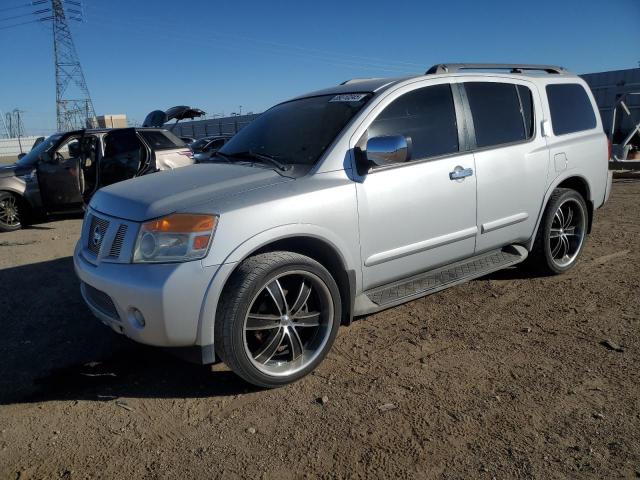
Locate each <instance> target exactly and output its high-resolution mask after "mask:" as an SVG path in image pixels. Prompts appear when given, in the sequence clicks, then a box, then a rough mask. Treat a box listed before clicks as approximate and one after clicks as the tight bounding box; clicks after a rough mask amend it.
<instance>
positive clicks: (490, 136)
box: [464, 82, 527, 147]
mask: <svg viewBox="0 0 640 480" xmlns="http://www.w3.org/2000/svg"><path fill="white" fill-rule="evenodd" d="M464 86H465V90H466V92H467V97H468V98H469V105H470V106H471V115H472V116H473V126H474V127H475V132H476V146H478V147H488V146H491V145H500V144H502V143H511V142H518V141H521V140H525V139H526V138H527V136H526V132H525V128H524V120H523V117H522V112H521V110H520V99H519V98H518V92H517V90H516V86H515V85H513V84H510V83H493V82H473V83H465V84H464Z"/></svg>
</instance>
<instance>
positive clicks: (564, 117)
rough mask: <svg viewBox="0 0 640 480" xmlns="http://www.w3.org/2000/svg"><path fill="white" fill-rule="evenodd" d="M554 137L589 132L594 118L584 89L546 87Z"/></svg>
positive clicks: (573, 85) (556, 86)
mask: <svg viewBox="0 0 640 480" xmlns="http://www.w3.org/2000/svg"><path fill="white" fill-rule="evenodd" d="M547 97H548V98H549V110H551V125H552V127H553V133H554V135H564V134H566V133H573V132H580V131H582V130H591V129H592V128H595V126H596V116H595V114H594V113H593V107H592V106H591V102H590V101H589V97H588V96H587V92H585V90H584V88H582V86H581V85H578V84H572V83H565V84H556V85H547Z"/></svg>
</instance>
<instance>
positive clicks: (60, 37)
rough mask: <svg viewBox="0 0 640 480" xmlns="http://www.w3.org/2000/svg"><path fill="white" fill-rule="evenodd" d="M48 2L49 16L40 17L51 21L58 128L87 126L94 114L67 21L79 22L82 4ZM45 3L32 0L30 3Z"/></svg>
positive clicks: (68, 128) (71, 128)
mask: <svg viewBox="0 0 640 480" xmlns="http://www.w3.org/2000/svg"><path fill="white" fill-rule="evenodd" d="M50 1H51V15H50V16H48V17H42V18H41V19H40V20H42V21H46V20H51V23H52V27H53V55H54V61H55V69H56V123H57V128H58V131H60V132H66V131H69V130H77V129H82V128H86V127H87V126H91V123H92V121H93V119H94V118H95V116H96V113H95V110H94V109H93V102H92V101H91V95H89V89H88V88H87V82H86V81H85V78H84V73H83V71H82V66H81V65H80V59H79V58H78V54H77V52H76V47H75V44H74V42H73V37H72V35H71V29H70V28H69V23H68V20H75V21H78V22H79V21H82V17H81V16H82V11H81V10H80V8H81V4H80V3H79V2H78V1H74V0H50ZM48 2H49V0H33V1H32V5H41V4H44V3H48ZM47 11H48V9H45V10H42V11H41V12H43V13H44V12H47ZM34 13H36V12H34ZM67 14H68V16H67Z"/></svg>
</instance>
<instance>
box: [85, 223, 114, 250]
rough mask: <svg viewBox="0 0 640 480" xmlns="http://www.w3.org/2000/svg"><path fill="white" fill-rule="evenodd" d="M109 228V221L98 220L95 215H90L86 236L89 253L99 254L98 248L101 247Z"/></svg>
mask: <svg viewBox="0 0 640 480" xmlns="http://www.w3.org/2000/svg"><path fill="white" fill-rule="evenodd" d="M107 228H109V220H104V219H102V218H98V217H96V216H95V215H91V224H90V227H89V232H88V235H87V247H88V248H89V251H90V252H92V253H93V254H94V255H98V254H99V253H100V247H101V246H102V240H103V239H104V236H105V235H106V233H107Z"/></svg>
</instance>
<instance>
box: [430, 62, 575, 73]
mask: <svg viewBox="0 0 640 480" xmlns="http://www.w3.org/2000/svg"><path fill="white" fill-rule="evenodd" d="M460 70H509V71H510V73H523V71H525V70H538V71H541V72H547V73H551V74H555V75H562V74H566V73H567V70H565V68H564V67H557V66H555V65H528V64H519V63H439V64H437V65H434V66H433V67H431V68H430V69H429V70H427V71H426V72H425V75H430V74H432V73H456V72H459V71H460Z"/></svg>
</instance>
